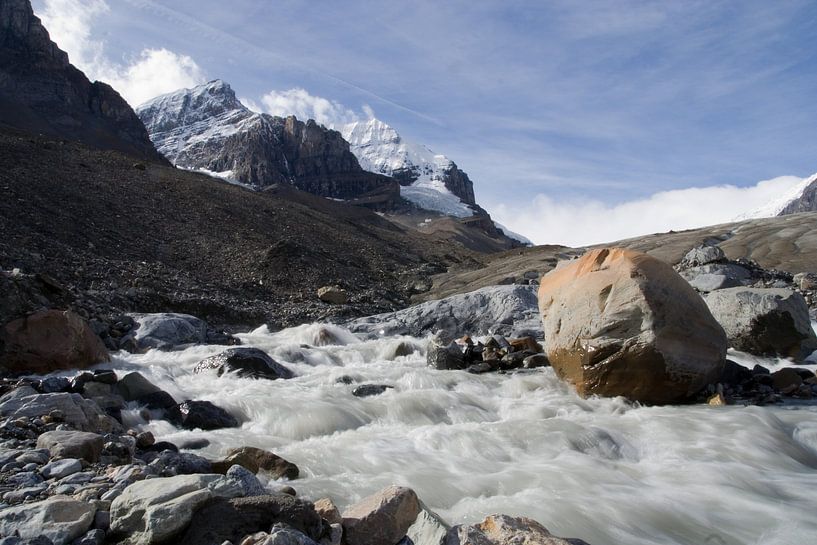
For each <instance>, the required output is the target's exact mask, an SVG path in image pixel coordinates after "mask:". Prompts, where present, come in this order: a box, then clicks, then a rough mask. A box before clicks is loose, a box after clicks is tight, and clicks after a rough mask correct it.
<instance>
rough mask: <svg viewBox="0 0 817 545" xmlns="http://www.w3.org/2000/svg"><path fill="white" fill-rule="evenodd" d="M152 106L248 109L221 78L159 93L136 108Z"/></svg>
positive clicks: (168, 108) (142, 108) (145, 108)
mask: <svg viewBox="0 0 817 545" xmlns="http://www.w3.org/2000/svg"><path fill="white" fill-rule="evenodd" d="M154 107H161V108H162V109H164V110H171V109H182V108H196V109H198V108H203V107H208V108H218V107H220V108H222V109H224V110H246V111H250V110H249V108H247V107H246V106H244V105H243V104H242V103H241V102H240V101H239V100H238V99H237V98H236V96H235V91H233V88H232V87H230V84H229V83H227V82H226V81H224V80H222V79H214V80H211V81H208V82H207V83H203V84H201V85H196V86H195V87H190V88H185V89H177V90H176V91H171V92H170V93H165V94H163V95H159V96H157V97H154V98H152V99H150V100H148V101H147V102H145V103H144V104H141V105H139V106H138V107H137V108H136V110H137V111H143V110H148V109H151V108H154Z"/></svg>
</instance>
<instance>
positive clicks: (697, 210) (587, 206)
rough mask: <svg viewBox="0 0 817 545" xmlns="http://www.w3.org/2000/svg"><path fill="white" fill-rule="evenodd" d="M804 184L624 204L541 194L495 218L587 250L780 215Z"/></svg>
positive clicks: (791, 181)
mask: <svg viewBox="0 0 817 545" xmlns="http://www.w3.org/2000/svg"><path fill="white" fill-rule="evenodd" d="M799 183H802V179H801V178H797V177H794V176H783V177H780V178H774V179H772V180H765V181H762V182H758V183H757V184H756V185H754V186H750V187H737V186H733V185H720V186H711V187H695V188H688V189H678V190H672V191H662V192H659V193H655V194H653V195H651V196H649V197H646V198H643V199H637V200H633V201H628V202H623V203H619V204H608V203H605V202H602V201H597V200H572V201H565V200H563V199H554V198H552V197H550V196H548V195H544V194H539V195H537V196H536V197H535V198H534V199H533V200H532V201H531V202H530V204H528V205H521V206H510V205H506V204H500V205H499V206H496V207H493V208H492V209H491V215H492V216H493V217H494V218H495V219H496V220H497V221H499V222H501V223H503V224H505V225H507V226H508V227H509V228H510V229H512V230H513V231H517V232H519V233H522V234H524V235H525V236H527V237H528V238H530V239H531V240H533V241H534V242H535V243H537V244H564V245H567V246H584V245H589V244H597V243H605V242H614V241H616V240H621V239H625V238H629V237H634V236H640V235H646V234H651V233H660V232H666V231H669V230H675V231H679V230H683V229H691V228H695V227H704V226H707V225H716V224H719V223H728V222H730V221H734V220H735V219H736V218H738V217H739V216H742V215H744V216H745V215H746V214H747V213H751V212H753V211H758V212H762V211H767V212H768V214H765V215H774V211H773V209H774V206H772V205H773V204H774V203H777V202H780V204H781V205H782V204H784V203H783V202H781V201H785V200H786V199H787V197H788V196H790V195H791V190H792V188H794V187H795V186H797V184H799ZM781 197H783V198H781Z"/></svg>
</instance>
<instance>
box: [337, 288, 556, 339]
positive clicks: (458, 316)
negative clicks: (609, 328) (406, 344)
mask: <svg viewBox="0 0 817 545" xmlns="http://www.w3.org/2000/svg"><path fill="white" fill-rule="evenodd" d="M346 327H347V328H349V329H350V330H351V331H352V332H354V333H363V334H367V335H370V336H372V337H379V336H381V335H412V336H415V337H423V336H425V335H427V334H429V333H431V332H437V331H440V330H445V331H446V332H447V333H448V334H449V336H450V338H451V339H454V338H457V337H461V336H462V335H465V334H469V335H487V334H494V333H500V334H502V335H508V336H513V337H522V336H525V335H528V334H530V333H528V332H531V331H533V332H538V334H539V335H541V330H542V326H541V322H540V320H539V314H538V309H537V301H536V288H535V287H534V286H519V285H512V286H490V287H487V288H482V289H479V290H476V291H472V292H470V293H464V294H459V295H452V296H451V297H446V298H445V299H440V300H438V301H428V302H426V303H421V304H419V305H415V306H412V307H409V308H406V309H403V310H399V311H397V312H390V313H386V314H379V315H376V316H369V317H366V318H359V319H355V320H352V321H350V322H348V323H347V324H346ZM381 332H382V333H381Z"/></svg>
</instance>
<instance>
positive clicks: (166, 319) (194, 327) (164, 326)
mask: <svg viewBox="0 0 817 545" xmlns="http://www.w3.org/2000/svg"><path fill="white" fill-rule="evenodd" d="M130 317H131V318H133V320H134V321H135V322H136V324H137V325H136V329H135V332H136V335H135V337H134V339H135V340H136V346H137V348H138V349H139V350H143V351H144V350H149V349H151V348H157V349H159V350H175V349H177V348H182V347H184V346H186V345H190V344H202V343H205V342H206V341H207V323H206V322H205V321H204V320H201V319H199V318H196V317H195V316H191V315H189V314H176V313H171V312H167V313H157V314H131V315H130Z"/></svg>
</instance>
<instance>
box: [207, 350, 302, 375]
mask: <svg viewBox="0 0 817 545" xmlns="http://www.w3.org/2000/svg"><path fill="white" fill-rule="evenodd" d="M207 369H218V375H219V376H221V375H222V374H224V372H225V371H235V373H236V374H237V375H238V376H240V377H250V378H266V379H270V380H275V379H279V378H292V377H294V376H295V374H294V373H293V372H292V371H290V370H289V369H287V368H286V367H284V366H283V365H281V364H280V363H278V362H277V361H275V360H274V359H272V358H271V357H269V355H267V354H266V353H265V352H263V351H262V350H259V349H257V348H231V349H229V350H225V351H224V352H222V353H221V354H216V355H215V356H210V357H209V358H206V359H203V360H202V361H200V362H199V363H198V364H196V367H195V369H193V372H194V373H201V372H203V371H206V370H207Z"/></svg>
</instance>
